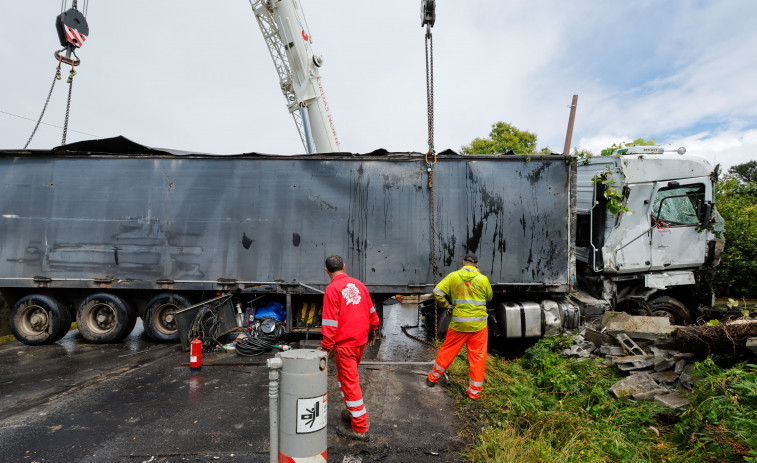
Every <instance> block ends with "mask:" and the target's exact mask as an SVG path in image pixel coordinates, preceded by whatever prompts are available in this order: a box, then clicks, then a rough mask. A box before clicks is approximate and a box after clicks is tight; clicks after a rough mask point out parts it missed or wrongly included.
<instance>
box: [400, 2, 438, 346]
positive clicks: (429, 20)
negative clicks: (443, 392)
mask: <svg viewBox="0 0 757 463" xmlns="http://www.w3.org/2000/svg"><path fill="white" fill-rule="evenodd" d="M435 9H436V6H435V1H434V0H425V1H423V2H422V3H421V26H426V36H425V49H426V102H427V109H428V152H426V158H425V161H426V170H427V172H428V189H429V193H430V199H431V204H430V208H431V268H432V273H433V278H434V288H436V276H437V272H438V269H437V267H436V226H435V225H436V210H435V209H436V207H435V198H434V165H436V150H435V149H434V40H433V36H432V34H431V27H432V26H433V25H434V22H435V20H436V12H435ZM433 300H434V308H433V312H434V341H436V340H437V338H438V336H437V333H438V331H439V330H438V325H439V320H438V310H439V309H438V307H437V305H436V298H434V299H433ZM420 326H421V309H420V305H419V306H418V318H417V322H416V324H415V326H411V325H406V326H402V331H403V332H404V333H405V334H406V335H407V336H408V337H410V338H412V339H415V340H416V341H420V342H422V343H424V344H427V345H429V346H432V347H435V345H434V344H433V343H431V342H429V341H426V340H425V339H421V338H419V337H417V336H413V335H412V334H410V333H409V332H408V328H418V327H420Z"/></svg>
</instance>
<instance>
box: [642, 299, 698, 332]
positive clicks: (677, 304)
mask: <svg viewBox="0 0 757 463" xmlns="http://www.w3.org/2000/svg"><path fill="white" fill-rule="evenodd" d="M649 312H650V313H651V314H652V316H655V317H668V319H669V320H670V324H671V325H685V324H688V323H691V314H690V313H689V310H688V309H687V308H686V306H685V305H683V303H682V302H681V301H678V300H676V299H673V298H672V297H670V296H662V297H658V298H656V299H652V300H651V301H649Z"/></svg>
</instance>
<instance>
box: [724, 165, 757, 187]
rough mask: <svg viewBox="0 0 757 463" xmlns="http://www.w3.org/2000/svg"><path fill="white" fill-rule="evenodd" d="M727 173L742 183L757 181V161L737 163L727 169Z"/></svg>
mask: <svg viewBox="0 0 757 463" xmlns="http://www.w3.org/2000/svg"><path fill="white" fill-rule="evenodd" d="M728 173H729V174H731V175H733V176H734V177H736V178H737V179H739V181H741V182H743V183H749V182H752V183H757V161H749V162H745V163H743V164H737V165H735V166H733V167H731V168H730V169H728Z"/></svg>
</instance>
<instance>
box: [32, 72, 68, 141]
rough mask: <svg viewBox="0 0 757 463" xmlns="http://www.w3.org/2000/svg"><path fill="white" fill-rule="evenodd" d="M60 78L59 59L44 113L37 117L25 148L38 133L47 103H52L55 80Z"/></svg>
mask: <svg viewBox="0 0 757 463" xmlns="http://www.w3.org/2000/svg"><path fill="white" fill-rule="evenodd" d="M59 80H60V61H58V67H57V68H56V69H55V77H54V78H53V84H52V85H51V86H50V91H49V92H48V93H47V100H45V106H43V107H42V114H40V115H39V119H37V125H35V126H34V130H32V134H31V135H30V136H29V139H28V140H27V141H26V144H25V145H24V149H26V148H27V147H28V146H29V143H31V142H32V138H34V134H36V133H37V129H38V128H39V124H40V123H41V122H42V117H43V116H44V115H45V111H46V110H47V105H48V103H50V96H52V94H53V89H54V88H55V82H57V81H59Z"/></svg>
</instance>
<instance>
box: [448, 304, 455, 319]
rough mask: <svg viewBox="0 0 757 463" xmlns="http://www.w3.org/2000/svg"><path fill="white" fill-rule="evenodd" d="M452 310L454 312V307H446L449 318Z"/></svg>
mask: <svg viewBox="0 0 757 463" xmlns="http://www.w3.org/2000/svg"><path fill="white" fill-rule="evenodd" d="M453 310H455V306H454V305H448V306H447V315H449V316H450V317H451V316H452V311H453Z"/></svg>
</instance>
